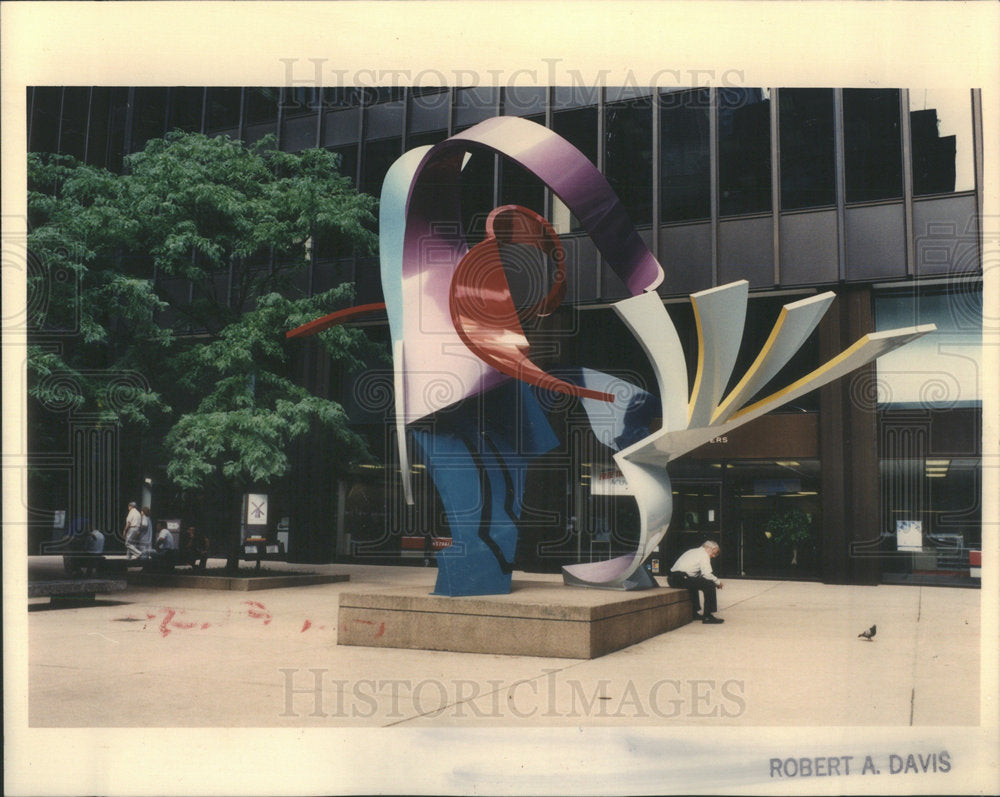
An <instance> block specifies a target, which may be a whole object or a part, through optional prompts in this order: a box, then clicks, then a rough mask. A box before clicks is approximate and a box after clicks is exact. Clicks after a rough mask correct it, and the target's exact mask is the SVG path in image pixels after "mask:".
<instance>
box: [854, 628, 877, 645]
mask: <svg viewBox="0 0 1000 797" xmlns="http://www.w3.org/2000/svg"><path fill="white" fill-rule="evenodd" d="M873 636H875V626H872V627H871V628H869V629H868V630H867V631H862V632H861V633H860V634H858V637H860V638H861V639H864V640H867V641H868V642H871V641H872V637H873Z"/></svg>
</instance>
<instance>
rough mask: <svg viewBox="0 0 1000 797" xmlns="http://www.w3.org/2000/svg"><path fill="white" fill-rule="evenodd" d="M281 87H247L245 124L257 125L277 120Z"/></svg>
mask: <svg viewBox="0 0 1000 797" xmlns="http://www.w3.org/2000/svg"><path fill="white" fill-rule="evenodd" d="M280 92H281V89H272V88H251V89H247V100H246V102H247V124H248V125H259V124H265V123H267V122H276V121H277V120H278V95H279V94H280Z"/></svg>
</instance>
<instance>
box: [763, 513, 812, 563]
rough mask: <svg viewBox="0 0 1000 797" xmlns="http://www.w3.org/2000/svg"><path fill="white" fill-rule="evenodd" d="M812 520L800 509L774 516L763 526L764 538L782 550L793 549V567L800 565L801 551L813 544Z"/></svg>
mask: <svg viewBox="0 0 1000 797" xmlns="http://www.w3.org/2000/svg"><path fill="white" fill-rule="evenodd" d="M811 526H812V518H811V517H810V516H809V515H807V514H806V513H805V512H803V511H802V510H800V509H790V510H788V511H787V512H781V513H779V514H776V515H772V516H771V517H770V518H768V519H767V520H766V521H765V522H764V525H763V526H762V528H763V531H764V536H765V537H767V538H768V539H769V540H770V541H771V542H772V543H774V544H775V545H777V546H779V547H781V548H791V551H792V559H791V561H790V562H789V564H790V565H792V566H798V564H799V549H800V547H801V548H803V549H804V548H805V547H807V546H808V545H809V544H810V543H811V542H812V534H811V531H810V529H811Z"/></svg>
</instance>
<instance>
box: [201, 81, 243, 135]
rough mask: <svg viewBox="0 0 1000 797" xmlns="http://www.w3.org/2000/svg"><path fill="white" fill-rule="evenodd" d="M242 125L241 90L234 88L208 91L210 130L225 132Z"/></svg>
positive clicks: (208, 124) (208, 125) (208, 122)
mask: <svg viewBox="0 0 1000 797" xmlns="http://www.w3.org/2000/svg"><path fill="white" fill-rule="evenodd" d="M239 125H240V90H239V89H234V88H211V89H209V90H208V120H207V122H206V124H205V127H206V128H208V129H209V130H225V129H227V128H233V127H239Z"/></svg>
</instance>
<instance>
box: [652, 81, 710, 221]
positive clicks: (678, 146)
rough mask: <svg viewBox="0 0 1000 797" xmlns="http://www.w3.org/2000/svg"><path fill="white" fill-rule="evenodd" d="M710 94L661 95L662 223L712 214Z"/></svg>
mask: <svg viewBox="0 0 1000 797" xmlns="http://www.w3.org/2000/svg"><path fill="white" fill-rule="evenodd" d="M709 111H710V108H709V93H708V89H700V90H698V91H683V92H672V93H669V94H663V95H661V96H660V220H661V221H664V222H671V221H690V220H693V219H707V218H708V217H709V216H710V215H711V170H710V153H709V149H710V144H709V130H708V129H709Z"/></svg>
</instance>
